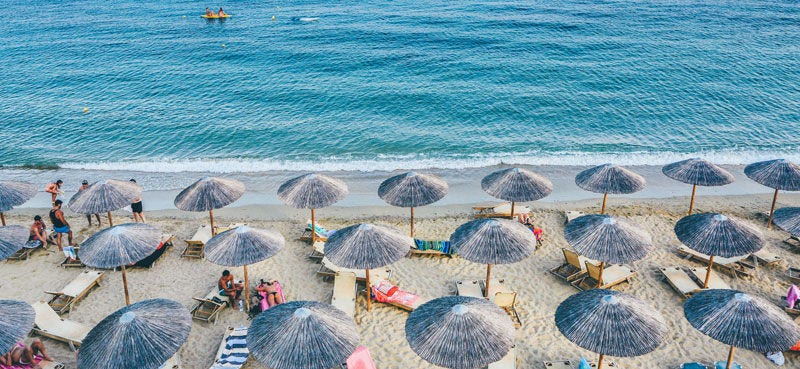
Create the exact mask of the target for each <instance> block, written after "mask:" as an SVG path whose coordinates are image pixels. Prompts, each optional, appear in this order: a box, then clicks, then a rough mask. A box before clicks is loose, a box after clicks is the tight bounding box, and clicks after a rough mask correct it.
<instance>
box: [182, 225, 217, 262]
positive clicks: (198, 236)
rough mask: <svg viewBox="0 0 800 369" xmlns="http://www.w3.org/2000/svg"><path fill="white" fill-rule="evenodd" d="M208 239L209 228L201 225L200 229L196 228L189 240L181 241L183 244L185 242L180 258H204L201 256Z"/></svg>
mask: <svg viewBox="0 0 800 369" xmlns="http://www.w3.org/2000/svg"><path fill="white" fill-rule="evenodd" d="M210 239H211V226H209V225H207V224H203V225H201V226H200V227H197V231H195V232H194V235H193V236H192V237H191V238H190V239H188V240H183V242H186V248H185V249H183V252H182V253H181V256H182V257H187V258H198V259H202V258H203V257H205V255H204V254H203V247H204V246H205V245H206V242H208V240H210Z"/></svg>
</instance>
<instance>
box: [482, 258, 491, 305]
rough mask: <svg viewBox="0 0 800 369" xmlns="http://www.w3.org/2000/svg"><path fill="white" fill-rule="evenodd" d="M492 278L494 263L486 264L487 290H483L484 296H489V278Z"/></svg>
mask: <svg viewBox="0 0 800 369" xmlns="http://www.w3.org/2000/svg"><path fill="white" fill-rule="evenodd" d="M490 278H492V264H486V283H484V284H485V285H486V290H485V291H483V297H485V298H487V299H488V298H489V280H490Z"/></svg>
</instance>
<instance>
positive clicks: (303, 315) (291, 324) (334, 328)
mask: <svg viewBox="0 0 800 369" xmlns="http://www.w3.org/2000/svg"><path fill="white" fill-rule="evenodd" d="M358 341H359V337H358V330H357V329H356V324H355V322H354V321H353V318H351V317H349V316H348V315H347V314H346V313H345V312H343V311H341V310H339V309H337V308H335V307H333V306H331V305H329V304H325V303H321V302H316V301H290V302H287V303H285V304H280V305H277V306H275V307H272V308H270V309H269V310H267V311H265V312H263V313H261V314H258V317H256V318H255V319H254V320H253V324H251V325H250V329H249V330H248V332H247V348H248V349H250V353H251V354H252V355H253V356H255V357H256V359H258V361H260V362H261V363H262V364H264V366H266V367H268V368H272V369H300V368H302V369H328V368H332V367H334V366H337V365H340V364H341V363H343V362H345V361H346V360H347V358H348V357H349V356H350V355H351V354H352V353H353V351H355V349H356V347H357V346H358Z"/></svg>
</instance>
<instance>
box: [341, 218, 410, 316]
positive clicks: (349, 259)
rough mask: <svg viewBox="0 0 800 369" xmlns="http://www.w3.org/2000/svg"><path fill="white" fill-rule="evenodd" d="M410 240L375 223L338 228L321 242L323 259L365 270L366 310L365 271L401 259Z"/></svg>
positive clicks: (368, 308) (370, 299) (344, 266)
mask: <svg viewBox="0 0 800 369" xmlns="http://www.w3.org/2000/svg"><path fill="white" fill-rule="evenodd" d="M413 242H414V241H413V240H412V239H411V237H408V236H406V235H404V234H403V233H401V232H400V231H398V230H396V229H394V228H391V227H387V226H383V225H376V224H364V223H362V224H356V225H352V226H349V227H346V228H342V229H340V230H338V231H336V233H334V234H333V235H331V236H330V237H329V238H328V241H327V242H326V243H325V257H327V258H328V260H330V261H331V262H332V263H334V264H336V265H338V266H340V267H342V268H350V269H365V270H366V279H367V281H366V282H367V311H369V310H370V309H371V307H372V296H371V293H370V288H371V285H370V282H369V270H370V269H375V268H380V267H382V266H386V265H389V264H391V263H394V262H395V261H397V260H400V259H402V258H403V257H405V256H406V254H408V251H409V250H410V249H411V244H412V243H413Z"/></svg>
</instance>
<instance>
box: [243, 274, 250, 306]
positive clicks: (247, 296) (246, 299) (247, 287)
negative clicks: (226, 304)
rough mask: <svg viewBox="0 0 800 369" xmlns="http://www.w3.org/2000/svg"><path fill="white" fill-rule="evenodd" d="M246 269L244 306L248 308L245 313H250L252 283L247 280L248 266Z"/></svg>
mask: <svg viewBox="0 0 800 369" xmlns="http://www.w3.org/2000/svg"><path fill="white" fill-rule="evenodd" d="M243 268H244V305H245V307H246V308H247V310H245V311H248V312H249V311H250V281H249V280H248V279H247V265H245V266H243Z"/></svg>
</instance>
